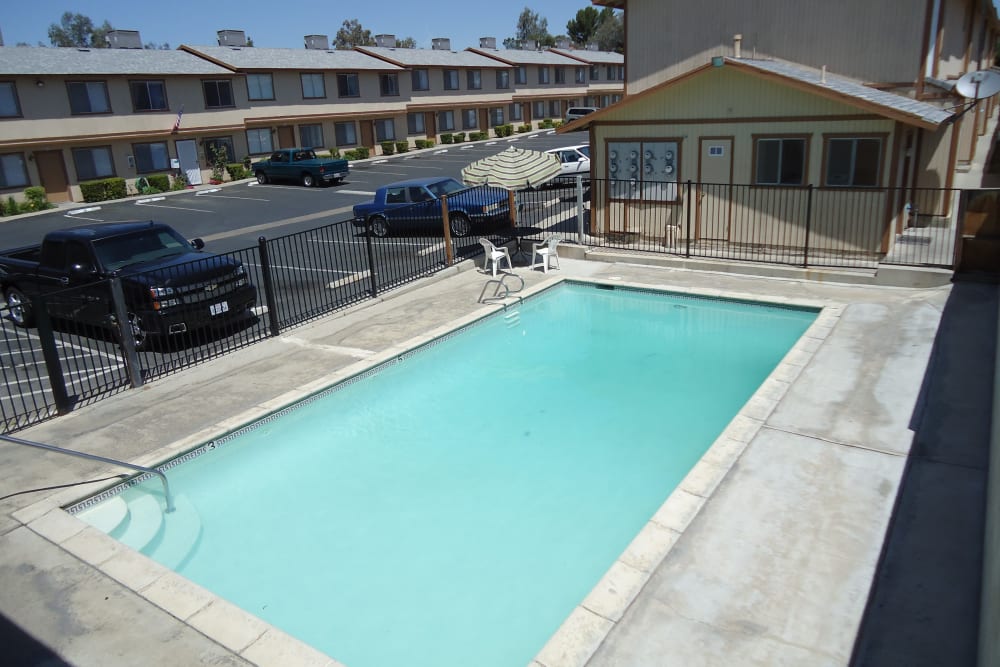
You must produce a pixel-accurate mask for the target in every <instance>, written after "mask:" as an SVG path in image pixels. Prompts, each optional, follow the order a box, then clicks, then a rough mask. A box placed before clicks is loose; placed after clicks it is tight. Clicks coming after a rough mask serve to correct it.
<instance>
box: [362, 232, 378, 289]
mask: <svg viewBox="0 0 1000 667" xmlns="http://www.w3.org/2000/svg"><path fill="white" fill-rule="evenodd" d="M365 248H366V249H367V251H368V280H369V282H370V283H371V285H372V289H371V293H372V298H373V299H374V298H375V297H376V296H378V280H376V278H375V248H374V247H373V244H372V228H371V225H365Z"/></svg>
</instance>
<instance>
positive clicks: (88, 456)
mask: <svg viewBox="0 0 1000 667" xmlns="http://www.w3.org/2000/svg"><path fill="white" fill-rule="evenodd" d="M0 440H5V441H7V442H12V443H14V444H15V445H26V446H28V447H37V448H38V449H45V450H47V451H50V452H58V453H60V454H68V455H70V456H77V457H79V458H81V459H90V460H91V461H100V462H101V463H111V464H113V465H117V466H122V467H124V468H130V469H132V470H138V471H139V472H144V473H147V474H150V475H156V476H157V477H159V478H160V481H161V482H163V496H164V498H166V501H167V512H168V513H169V512H173V511H174V500H173V496H171V495H170V484H169V483H168V482H167V476H166V475H165V474H164V473H163V472H161V471H159V470H157V469H156V468H147V467H145V466H138V465H135V464H134V463H126V462H125V461H119V460H117V459H109V458H107V457H106V456H98V455H97V454H87V453H86V452H78V451H76V450H74V449H64V448H62V447H56V446H55V445H46V444H44V443H41V442H34V441H32V440H22V439H21V438H15V437H13V436H10V435H0Z"/></svg>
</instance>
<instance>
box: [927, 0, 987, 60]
mask: <svg viewBox="0 0 1000 667" xmlns="http://www.w3.org/2000/svg"><path fill="white" fill-rule="evenodd" d="M970 1H971V0H951V1H950V2H944V1H943V2H942V5H941V6H942V10H943V12H942V17H943V20H942V22H941V47H940V48H941V50H940V52H939V53H938V60H937V76H938V78H941V79H951V78H956V77H959V76H961V75H962V74H963V73H965V71H966V70H965V54H966V44H968V43H969V42H970V41H973V40H972V36H971V35H969V34H968V33H967V30H968V21H969V3H970ZM977 27H978V26H974V27H973V30H975V29H976V28H977ZM970 67H971V68H972V69H976V65H975V64H974V63H972V64H970Z"/></svg>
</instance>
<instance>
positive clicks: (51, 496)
mask: <svg viewBox="0 0 1000 667" xmlns="http://www.w3.org/2000/svg"><path fill="white" fill-rule="evenodd" d="M518 273H519V274H520V275H522V276H524V277H525V279H526V282H527V283H528V287H529V288H537V287H540V286H542V285H543V284H547V282H550V281H553V280H558V279H560V278H564V277H566V278H569V277H580V278H593V279H598V280H602V281H608V282H618V283H621V284H635V285H644V286H648V287H652V288H659V289H671V290H678V291H693V292H697V293H704V294H717V295H724V296H737V297H742V298H751V299H761V300H779V301H783V302H789V301H791V302H809V303H815V304H829V306H830V308H829V310H828V311H827V312H828V313H829V317H828V318H827V319H825V320H823V322H821V323H820V325H819V326H818V327H814V329H815V330H811V332H812V334H813V335H811V336H807V338H805V339H803V341H802V342H800V345H799V346H798V347H797V349H796V350H793V351H792V352H791V353H790V355H789V357H786V363H784V364H783V366H782V367H780V368H779V370H778V371H776V373H775V374H773V375H772V378H771V379H770V380H769V383H770V384H769V386H768V387H767V388H766V389H763V390H762V391H761V392H758V395H756V396H755V398H754V399H753V400H752V401H751V402H750V403H749V404H748V405H747V407H746V408H745V409H744V411H743V412H742V413H741V416H740V417H739V418H738V420H737V421H738V423H737V421H734V424H733V425H731V427H730V429H729V430H728V432H727V437H726V438H724V439H722V441H720V442H721V443H722V445H721V447H720V443H716V446H715V447H713V451H712V452H710V454H713V452H714V455H713V456H711V457H706V459H703V461H702V463H701V464H699V466H701V469H700V472H699V473H698V475H696V476H695V477H692V476H689V478H688V480H685V482H686V483H687V484H688V485H687V486H686V487H685V486H683V485H682V488H681V489H679V492H678V493H675V494H674V496H676V498H675V497H674V496H672V497H671V499H670V500H669V501H668V502H667V503H666V504H665V508H667V510H666V512H664V511H661V513H658V515H657V517H654V518H653V521H651V524H655V525H654V527H653V528H652V529H651V530H653V532H654V533H658V534H659V539H658V540H655V541H656V543H657V545H656V546H655V547H653V548H647V547H648V546H649V543H646V542H644V543H639V544H636V543H633V547H635V551H634V552H633V554H637V555H638V556H639V557H637V558H634V559H631V560H629V559H627V558H624V557H623V559H622V560H620V561H619V563H616V564H615V567H613V568H612V570H611V571H610V572H609V574H608V575H607V576H606V577H605V578H604V579H603V580H602V581H601V582H600V583H599V584H598V585H597V587H595V589H594V591H593V592H592V593H591V595H590V596H589V597H588V598H587V600H586V601H584V602H583V604H582V605H581V606H580V607H578V608H577V610H576V611H575V612H574V613H573V614H572V615H571V616H570V618H569V619H568V620H567V622H566V624H565V625H564V627H563V629H562V630H561V631H560V632H559V633H557V635H556V636H555V637H554V638H553V639H552V640H551V641H550V642H549V644H548V645H547V646H546V647H544V648H543V649H542V650H541V653H539V655H538V656H537V658H536V662H537V664H539V665H544V667H557V666H562V665H567V666H569V665H582V664H590V665H594V666H597V665H601V666H603V665H651V664H677V665H698V664H705V665H712V664H718V665H722V664H749V665H773V664H809V665H826V664H829V665H841V664H847V663H848V662H850V660H851V656H852V654H853V652H854V649H855V640H856V637H857V635H858V630H859V627H860V626H861V624H862V619H863V617H864V616H865V611H866V605H867V603H868V598H869V591H870V589H871V584H872V580H873V577H874V576H875V575H876V571H877V567H878V565H879V561H880V555H881V553H882V549H883V544H884V538H885V535H886V532H887V530H888V529H889V528H890V517H891V516H892V514H893V510H894V506H895V503H896V496H897V491H898V490H899V488H900V486H901V484H902V482H903V480H904V471H905V469H906V462H907V455H908V453H909V452H910V450H911V446H912V445H913V442H914V432H913V430H911V426H912V425H914V424H918V423H919V422H920V418H921V414H922V409H923V407H924V405H925V404H924V402H922V401H921V400H920V399H921V396H922V394H921V388H922V386H923V385H924V381H925V371H926V370H927V368H928V361H929V359H930V358H931V351H932V348H933V345H934V341H935V337H936V336H937V335H938V328H939V323H940V321H941V317H942V312H943V311H944V310H945V309H946V306H947V304H948V303H949V299H950V298H951V296H952V293H953V291H954V289H953V286H952V285H946V286H942V287H931V288H923V289H908V288H885V287H870V286H864V285H847V284H836V283H822V282H816V281H802V280H795V279H790V278H765V277H752V276H746V275H735V274H732V273H721V272H698V271H688V270H679V269H669V268H658V267H650V266H640V265H636V264H627V263H620V262H619V263H611V262H607V263H605V262H593V261H574V260H571V259H564V260H563V268H562V270H561V271H554V272H552V273H550V274H549V275H548V276H544V275H543V274H541V273H539V272H530V271H527V270H525V269H519V270H518ZM486 279H487V278H486V276H484V275H482V274H481V273H479V272H478V271H476V270H470V266H469V263H468V262H466V263H465V264H464V265H463V266H462V267H460V269H451V270H449V271H446V272H444V275H442V276H440V277H438V278H436V279H433V280H428V281H425V282H421V283H419V284H418V285H415V286H413V287H411V288H407V289H405V290H401V291H400V292H398V293H396V294H390V295H388V296H387V297H386V298H384V299H383V300H382V301H379V302H377V303H373V304H368V305H365V306H363V307H359V308H355V309H352V310H350V311H349V312H347V313H344V314H340V315H333V316H330V317H327V318H324V319H322V320H320V321H317V322H314V323H312V324H310V325H307V326H303V327H299V328H296V329H291V330H289V331H286V332H285V333H284V334H283V335H282V336H280V337H278V338H275V339H271V340H268V341H266V342H263V343H260V344H257V345H254V346H252V347H250V348H247V349H245V350H242V351H240V352H237V353H234V354H231V355H229V356H227V357H223V358H220V359H217V360H214V361H212V362H210V363H206V364H204V365H202V366H199V367H197V368H194V369H190V370H186V371H184V372H181V373H178V374H176V375H174V376H172V377H169V378H166V379H164V380H160V381H157V382H155V383H153V384H151V385H148V386H147V387H144V388H142V389H140V390H134V391H128V392H125V393H123V394H120V395H118V396H115V397H112V398H109V399H106V400H104V401H101V402H98V403H96V404H94V405H91V406H87V407H85V408H81V409H80V410H78V411H76V412H74V413H71V414H69V415H67V416H65V417H61V418H58V419H55V420H52V421H49V422H47V423H44V424H41V425H38V426H36V427H33V428H31V429H27V430H25V431H22V432H21V433H19V434H18V435H19V436H20V437H23V438H26V439H31V440H37V441H41V442H49V443H53V444H57V445H60V446H65V447H69V448H73V449H78V450H82V451H87V452H91V453H96V454H100V455H103V456H108V457H112V458H117V459H121V460H126V461H131V462H137V463H141V464H147V465H148V464H150V463H153V462H156V461H159V460H162V459H163V458H164V456H165V455H166V454H168V453H170V452H173V453H179V452H180V451H183V450H184V449H186V448H190V447H193V446H195V445H196V444H199V443H200V442H204V441H205V440H207V439H210V438H211V437H213V435H217V434H219V432H220V429H226V428H234V427H237V426H239V425H241V424H242V423H245V421H246V418H247V415H253V414H263V413H264V412H266V411H270V410H273V409H276V408H277V407H280V406H283V405H285V404H287V403H288V402H289V401H290V400H293V399H294V397H295V396H300V395H302V393H303V392H309V391H315V390H318V389H319V388H321V387H322V386H325V385H327V384H329V383H330V382H332V381H334V380H335V379H337V378H341V377H344V376H346V375H349V374H352V373H353V372H356V371H357V370H359V369H361V368H363V367H364V366H366V365H369V364H372V363H373V362H374V361H377V360H380V359H384V358H389V357H391V356H393V354H398V352H399V351H401V350H403V349H405V348H406V347H408V346H409V345H411V344H412V343H413V342H415V341H420V340H428V339H430V338H432V337H434V336H435V335H438V334H440V333H441V332H444V331H445V330H448V329H451V328H452V326H453V324H454V323H455V322H456V321H459V320H462V321H468V320H470V319H474V318H476V317H479V316H481V315H483V314H485V313H487V312H489V311H491V310H494V309H496V306H484V305H481V304H478V303H477V297H478V296H479V294H480V291H481V290H482V287H483V284H484V282H485V280H486ZM981 287H982V290H981V292H982V294H983V299H984V300H986V299H987V296H986V295H990V296H989V298H992V299H993V301H992V307H993V308H994V310H993V311H992V312H991V313H988V315H989V316H990V317H992V318H993V320H994V321H995V315H996V311H995V291H996V288H995V287H992V286H981ZM977 294H978V292H977ZM983 308H984V310H988V309H989V306H988V305H987V306H984V307H983ZM993 334H994V335H995V331H994V332H993ZM986 363H988V364H989V365H990V366H992V359H989V360H985V359H984V364H986ZM951 380H952V381H954V382H957V381H958V379H957V378H951ZM484 391H485V390H484ZM494 398H495V397H494ZM511 419H516V416H513V417H511ZM0 465H2V466H3V468H2V469H3V470H4V472H5V474H4V475H3V477H2V479H0V496H2V497H6V498H5V499H4V500H2V501H0V510H2V512H0V615H2V616H3V617H5V619H6V621H7V623H8V624H12V625H13V626H16V627H17V628H19V629H20V630H21V631H23V632H25V633H27V634H28V635H30V636H31V637H33V638H34V639H36V640H37V641H38V642H39V643H38V645H31V644H30V643H22V645H24V646H25V648H24V649H23V651H24V653H23V654H21V655H22V657H23V658H24V659H23V660H22V661H21V662H23V664H41V663H42V661H43V660H44V659H46V658H48V659H56V658H57V659H60V660H62V661H65V662H66V663H69V664H72V665H80V666H86V665H134V664H139V663H141V664H146V665H180V664H183V665H195V664H213V665H220V664H221V665H240V664H260V665H334V664H337V663H336V662H335V661H333V660H331V659H330V658H329V657H326V656H322V655H319V654H317V653H316V652H315V651H312V650H311V649H309V648H308V647H306V646H304V645H301V644H299V643H297V642H295V641H294V640H291V639H290V638H288V637H287V636H285V635H284V634H283V633H281V632H280V631H277V630H275V629H274V628H271V627H270V626H268V625H267V624H265V623H263V622H261V621H260V620H258V619H255V618H254V617H252V616H250V615H248V614H245V613H243V612H241V611H239V610H237V609H235V608H233V607H232V605H229V604H228V603H226V602H225V601H222V600H218V599H216V598H214V597H213V596H211V595H210V594H208V593H207V592H205V591H203V590H202V589H200V588H198V587H197V586H194V585H193V584H190V583H189V582H186V581H185V580H183V579H182V578H180V577H178V576H176V575H174V574H172V573H170V572H168V571H166V570H164V569H163V568H161V567H160V566H158V565H157V564H155V563H152V562H151V561H149V560H148V559H145V558H144V557H142V556H139V555H137V554H135V553H133V552H131V551H130V550H128V549H127V548H125V547H121V548H117V547H115V546H114V545H113V544H110V545H109V541H110V538H107V537H106V536H104V535H103V534H99V533H98V532H97V531H96V530H94V529H90V528H87V527H85V526H84V524H82V523H81V522H79V521H77V520H76V519H75V518H72V517H69V516H68V515H66V514H65V513H64V512H62V511H61V510H58V509H54V508H57V507H58V506H60V505H63V504H66V503H68V502H71V501H72V500H74V499H79V498H82V497H84V496H86V495H87V494H88V493H92V492H93V491H95V490H97V489H99V488H103V487H104V486H106V485H107V482H104V483H94V484H90V485H82V486H76V487H74V488H72V489H68V490H67V489H58V490H56V489H52V490H39V491H36V492H30V493H20V494H19V495H11V494H15V493H19V492H25V491H28V490H31V489H43V488H44V487H56V486H57V485H62V484H70V483H74V482H77V481H79V480H91V479H96V478H100V477H106V476H108V475H112V474H117V473H118V472H120V471H118V470H113V469H109V468H108V467H107V466H104V465H102V464H97V463H91V462H89V461H83V460H77V459H73V458H69V457H65V456H60V455H57V454H50V453H40V452H38V451H37V450H33V449H29V448H23V447H15V446H13V445H8V444H6V443H0ZM974 465H977V463H976V462H975V461H973V462H972V463H971V464H970V466H974ZM608 483H609V484H613V483H614V480H608ZM247 492H248V493H252V492H253V491H252V489H248V490H247ZM671 503H672V506H671ZM644 532H645V531H644ZM637 542H641V541H640V540H638V539H637ZM664 547H665V548H664ZM643 556H644V557H643ZM976 575H977V576H978V573H976ZM359 611H362V610H359ZM370 613H374V614H377V613H378V610H377V609H372V610H370ZM0 629H2V628H0ZM897 648H898V650H900V651H904V652H905V651H907V650H908V649H907V647H906V646H902V647H897ZM913 650H914V651H915V650H916V648H914V649H913ZM915 655H919V654H915ZM897 657H899V656H898V654H897ZM921 662H922V661H921V660H917V661H907V660H901V661H900V664H903V663H908V664H920V663H921ZM19 664H20V663H19ZM54 664H59V663H58V662H57V663H54ZM952 664H957V663H952ZM348 667H350V666H348Z"/></svg>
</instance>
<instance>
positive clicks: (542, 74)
mask: <svg viewBox="0 0 1000 667" xmlns="http://www.w3.org/2000/svg"><path fill="white" fill-rule="evenodd" d="M548 82H549V68H548V67H543V66H539V67H538V83H539V84H545V83H548Z"/></svg>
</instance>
